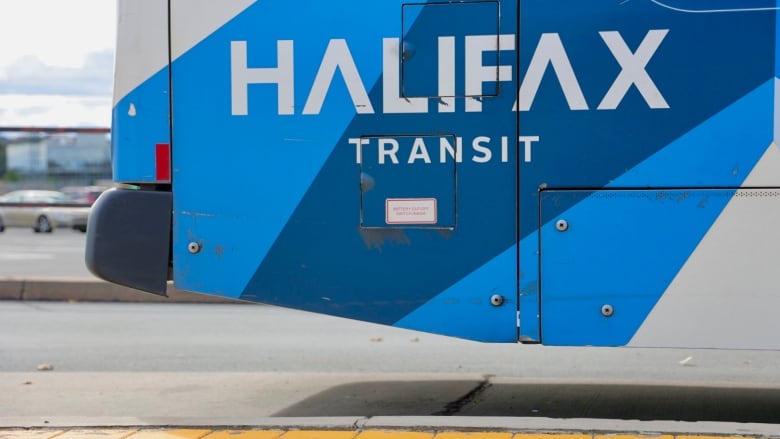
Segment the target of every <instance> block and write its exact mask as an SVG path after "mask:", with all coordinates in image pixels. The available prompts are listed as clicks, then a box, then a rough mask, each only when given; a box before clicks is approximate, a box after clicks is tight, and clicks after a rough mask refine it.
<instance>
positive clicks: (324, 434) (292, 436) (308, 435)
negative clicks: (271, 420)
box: [279, 430, 357, 439]
mask: <svg viewBox="0 0 780 439" xmlns="http://www.w3.org/2000/svg"><path fill="white" fill-rule="evenodd" d="M355 436H357V432H356V431H336V430H333V431H328V430H323V431H317V430H305V431H304V430H298V431H288V432H287V433H285V434H284V436H282V437H281V438H279V439H353V438H354V437H355Z"/></svg>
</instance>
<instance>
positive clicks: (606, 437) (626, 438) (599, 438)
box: [593, 434, 674, 439]
mask: <svg viewBox="0 0 780 439" xmlns="http://www.w3.org/2000/svg"><path fill="white" fill-rule="evenodd" d="M648 438H654V439H674V435H671V434H657V435H653V434H601V435H595V436H593V439H648Z"/></svg>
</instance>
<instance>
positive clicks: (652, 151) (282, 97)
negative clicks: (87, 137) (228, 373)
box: [86, 0, 780, 349]
mask: <svg viewBox="0 0 780 439" xmlns="http://www.w3.org/2000/svg"><path fill="white" fill-rule="evenodd" d="M118 4H119V8H118V15H119V17H118V23H119V26H118V34H117V47H116V63H115V88H114V106H113V119H112V139H111V140H112V166H113V178H114V180H115V182H116V183H118V184H120V185H121V187H122V188H118V189H112V190H110V191H107V192H106V193H104V194H103V195H102V196H101V197H100V198H99V200H98V201H97V203H96V204H95V205H94V206H93V210H92V214H91V216H90V219H89V226H88V236H87V253H86V262H87V265H88V267H89V269H90V270H91V272H92V273H94V274H95V275H96V276H98V277H100V278H102V279H105V280H107V281H110V282H113V283H116V284H121V285H126V286H129V287H133V288H137V289H140V290H144V291H147V292H149V293H153V294H162V295H164V294H166V290H167V288H168V287H169V285H174V286H175V287H176V288H179V289H183V290H187V291H193V292H197V293H201V294H206V295H216V296H223V297H229V298H235V299H239V300H244V301H249V302H259V303H265V304H272V305H277V306H282V307H288V308H294V309H300V310H305V311H311V312H315V313H323V314H328V315H333V316H339V317H344V318H350V319H357V320H363V321H368V322H374V323H379V324H384V325H392V326H397V327H402V328H408V329H413V330H419V331H425V332H431V333H436V334H443V335H448V336H453V337H460V338H465V339H471V340H477V341H484V342H507V343H539V344H544V345H564V346H586V345H587V346H641V347H691V348H733V349H747V348H752V349H776V348H778V347H780V337H778V335H780V330H779V329H780V325H778V323H777V322H778V318H779V317H780V150H778V145H777V143H776V139H775V136H777V135H778V133H779V132H780V131H779V128H778V127H779V126H780V125H778V121H779V120H780V119H778V117H779V116H778V114H780V113H778V108H779V104H778V103H779V102H780V93H778V90H779V88H778V84H780V83H779V82H778V79H777V78H778V72H780V58H778V47H780V46H779V43H780V36H778V19H779V18H780V15H778V14H779V13H778V7H777V3H776V2H775V1H774V0H588V1H583V0H462V1H461V0H458V1H439V0H436V1H421V0H374V1H369V2H367V1H362V0H334V1H329V2H321V1H295V0H293V1H291V0H263V1H255V0H222V1H210V0H120V1H119V3H118Z"/></svg>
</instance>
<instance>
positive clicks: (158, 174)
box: [154, 143, 171, 181]
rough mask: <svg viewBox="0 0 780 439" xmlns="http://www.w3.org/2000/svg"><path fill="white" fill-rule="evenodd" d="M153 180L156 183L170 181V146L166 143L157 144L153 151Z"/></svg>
mask: <svg viewBox="0 0 780 439" xmlns="http://www.w3.org/2000/svg"><path fill="white" fill-rule="evenodd" d="M154 171H155V177H154V178H155V179H156V180H158V181H171V146H170V145H169V144H167V143H158V144H157V145H155V151H154Z"/></svg>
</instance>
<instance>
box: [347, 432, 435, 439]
mask: <svg viewBox="0 0 780 439" xmlns="http://www.w3.org/2000/svg"><path fill="white" fill-rule="evenodd" d="M355 439H433V433H423V432H420V431H378V430H369V431H364V432H362V433H360V434H359V435H358V436H357V438H355Z"/></svg>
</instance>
